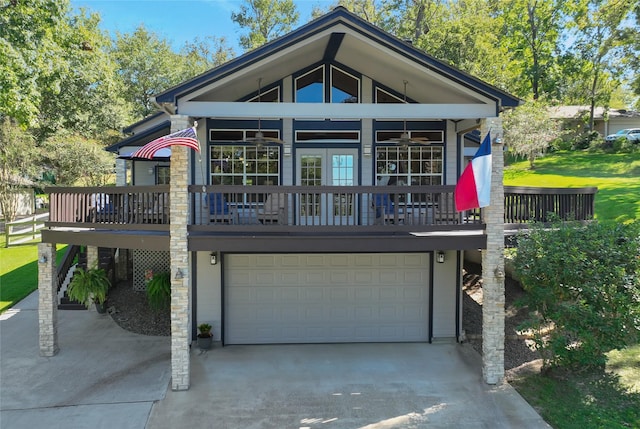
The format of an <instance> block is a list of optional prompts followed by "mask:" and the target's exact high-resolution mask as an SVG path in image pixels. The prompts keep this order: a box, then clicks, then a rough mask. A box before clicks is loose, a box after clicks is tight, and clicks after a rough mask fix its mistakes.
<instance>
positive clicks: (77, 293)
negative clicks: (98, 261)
mask: <svg viewBox="0 0 640 429" xmlns="http://www.w3.org/2000/svg"><path fill="white" fill-rule="evenodd" d="M110 286H111V282H109V277H108V276H107V273H106V271H105V270H103V269H102V268H98V267H97V266H96V267H94V268H89V269H78V270H76V271H75V273H74V274H73V278H72V279H71V282H69V286H68V287H67V295H68V296H69V298H70V299H72V300H74V301H77V302H79V303H81V304H82V305H84V306H85V307H87V308H89V306H90V305H91V303H92V302H93V303H95V305H96V309H97V310H98V313H105V312H106V305H105V302H106V301H107V291H108V290H109V287H110Z"/></svg>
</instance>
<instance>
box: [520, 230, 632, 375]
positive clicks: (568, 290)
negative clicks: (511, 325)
mask: <svg viewBox="0 0 640 429" xmlns="http://www.w3.org/2000/svg"><path fill="white" fill-rule="evenodd" d="M514 265H515V270H516V274H517V276H518V277H519V279H520V281H521V282H522V286H523V288H524V289H525V290H526V291H527V294H526V295H525V297H524V298H523V300H522V301H521V302H520V305H523V306H527V307H528V309H529V311H530V314H531V316H530V318H529V320H528V321H527V322H525V324H524V325H523V326H521V328H523V329H531V330H532V331H533V333H534V336H535V339H534V341H535V345H536V348H537V349H538V351H539V352H540V354H541V356H542V358H543V360H544V365H545V367H554V366H563V367H572V368H584V367H600V366H602V365H603V364H605V363H606V356H605V353H607V352H608V351H610V350H613V349H617V348H623V347H625V346H626V345H628V344H633V343H636V342H637V341H638V340H640V274H639V272H640V223H639V222H635V223H631V224H600V223H597V222H592V223H590V224H588V225H587V226H580V225H571V224H556V225H554V227H553V228H552V229H550V230H544V229H542V228H534V229H532V230H531V231H530V232H529V233H527V234H526V235H525V234H523V235H521V236H520V237H519V238H518V251H517V254H516V257H515V260H514Z"/></svg>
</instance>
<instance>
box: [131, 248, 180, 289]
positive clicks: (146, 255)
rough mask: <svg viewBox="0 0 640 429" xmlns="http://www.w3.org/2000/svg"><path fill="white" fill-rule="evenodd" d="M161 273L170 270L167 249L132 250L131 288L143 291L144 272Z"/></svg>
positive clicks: (144, 287)
mask: <svg viewBox="0 0 640 429" xmlns="http://www.w3.org/2000/svg"><path fill="white" fill-rule="evenodd" d="M146 270H152V271H153V273H154V274H155V273H162V272H167V271H170V270H171V258H170V257H169V252H168V251H158V250H134V251H133V290H137V291H144V290H146V285H145V282H144V272H145V271H146Z"/></svg>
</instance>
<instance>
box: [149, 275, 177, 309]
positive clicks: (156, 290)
mask: <svg viewBox="0 0 640 429" xmlns="http://www.w3.org/2000/svg"><path fill="white" fill-rule="evenodd" d="M147 300H148V301H149V305H150V306H151V307H152V308H154V309H156V310H159V309H162V308H166V307H168V306H169V303H170V302H171V275H170V274H169V273H168V272H166V273H158V274H154V275H153V278H152V279H151V280H149V283H147Z"/></svg>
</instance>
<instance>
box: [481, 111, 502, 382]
mask: <svg viewBox="0 0 640 429" xmlns="http://www.w3.org/2000/svg"><path fill="white" fill-rule="evenodd" d="M480 131H481V134H482V135H483V136H484V135H486V134H487V132H491V139H492V147H491V153H492V171H491V199H490V205H489V206H488V207H485V208H484V209H483V213H484V223H485V224H486V233H487V248H486V249H485V250H483V251H482V293H483V298H482V299H483V301H482V375H483V378H484V381H485V382H486V383H487V384H498V383H501V382H502V381H503V380H504V339H505V336H504V317H505V312H504V305H505V295H504V277H505V274H504V273H505V271H504V186H503V183H502V176H503V170H504V158H503V157H504V155H503V153H502V148H503V144H502V119H501V118H487V119H484V120H483V121H482V124H481V130H480Z"/></svg>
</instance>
